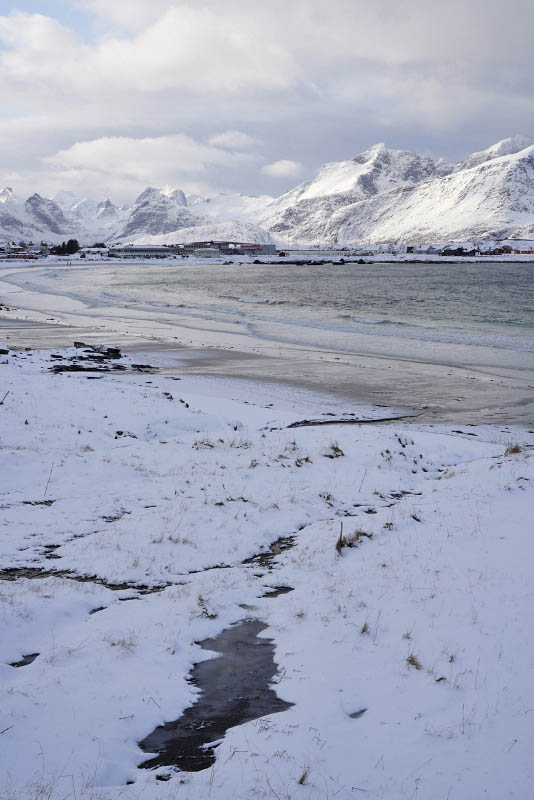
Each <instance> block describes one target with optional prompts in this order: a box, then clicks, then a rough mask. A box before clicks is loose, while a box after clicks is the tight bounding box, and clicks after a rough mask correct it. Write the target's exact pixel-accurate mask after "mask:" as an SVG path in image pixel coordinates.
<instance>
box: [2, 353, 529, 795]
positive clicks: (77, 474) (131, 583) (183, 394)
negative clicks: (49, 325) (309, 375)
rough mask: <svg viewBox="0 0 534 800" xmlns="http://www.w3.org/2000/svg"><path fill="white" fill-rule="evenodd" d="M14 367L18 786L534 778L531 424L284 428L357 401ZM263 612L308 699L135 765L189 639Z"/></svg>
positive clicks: (33, 361)
mask: <svg viewBox="0 0 534 800" xmlns="http://www.w3.org/2000/svg"><path fill="white" fill-rule="evenodd" d="M80 353H81V351H80V350H71V351H62V353H60V355H61V354H62V355H63V356H66V357H71V356H74V355H76V356H79V355H80ZM134 361H135V359H134ZM0 362H1V363H0V376H1V382H0V400H2V397H3V398H4V399H3V402H2V404H1V405H0V425H1V454H0V458H1V466H0V469H1V474H2V484H1V492H2V498H1V500H0V503H1V508H2V518H3V525H2V529H1V530H2V548H1V551H2V557H1V563H0V571H1V570H3V572H0V578H2V580H0V650H1V654H0V677H1V689H0V692H1V694H0V797H1V798H2V800H7V799H8V798H9V800H90V799H92V800H97V799H98V800H104V799H106V800H107V799H109V800H111V799H113V800H115V799H116V798H124V800H155V799H156V798H157V799H158V800H171V798H184V799H187V800H196V799H197V798H198V800H200V799H202V800H204V798H217V799H219V798H221V799H222V798H243V799H245V798H246V799H248V798H277V799H278V800H288V799H289V798H292V799H293V798H305V799H306V800H309V799H311V798H314V799H318V798H349V797H350V798H353V797H369V798H387V799H388V800H397V798H417V800H423V799H424V800H434V798H436V800H438V799H439V800H447V799H448V800H458V799H459V798H462V799H464V800H475V799H476V798H482V797H484V798H488V799H491V798H494V800H502V798H505V797H513V798H518V800H524V799H525V798H527V797H531V796H532V792H533V761H532V741H533V728H534V699H533V688H532V685H533V683H532V676H533V671H532V670H533V667H534V644H533V637H532V633H533V631H532V607H533V602H534V588H533V584H532V563H533V556H534V540H533V537H532V529H533V526H532V520H533V518H534V504H533V487H534V458H533V457H532V456H533V455H534V449H533V447H532V443H533V442H534V435H533V433H532V432H528V431H523V432H520V431H511V430H508V429H504V430H501V429H497V428H489V427H484V428H473V427H467V428H464V429H463V432H462V430H461V429H460V428H458V429H456V430H454V431H453V430H451V429H450V428H449V427H441V428H440V427H437V426H436V427H428V426H427V427H422V426H415V425H414V424H409V423H407V422H403V421H399V422H398V423H394V424H387V425H385V424H382V425H381V424H372V425H363V426H358V425H332V426H323V427H302V428H296V429H288V428H287V425H289V424H290V423H292V422H294V421H296V420H302V419H304V418H308V419H309V418H320V419H332V417H328V416H326V414H327V413H329V412H332V413H335V414H336V417H343V413H344V412H348V411H354V409H353V408H351V409H349V408H346V407H345V408H342V407H341V406H339V404H338V406H337V407H336V406H335V401H333V402H332V404H331V405H330V406H328V407H327V406H325V405H324V401H321V399H320V398H318V397H315V398H314V396H312V395H309V396H306V397H303V396H301V397H300V398H299V399H298V400H291V399H289V398H288V395H287V389H286V390H285V392H286V393H285V394H284V393H283V392H282V390H280V391H279V392H278V393H277V390H276V388H272V387H270V386H268V387H266V386H260V385H258V386H254V385H252V384H249V385H248V387H247V385H246V384H238V383H235V384H232V383H231V382H226V383H224V382H216V381H215V380H211V381H210V380H208V379H207V378H202V377H198V376H183V377H182V378H181V379H179V378H177V376H176V375H175V376H165V375H158V374H142V373H138V372H137V373H136V372H132V371H130V370H129V369H128V370H126V371H124V372H115V373H106V374H103V375H98V374H90V373H89V374H84V373H81V374H78V373H64V374H58V375H56V374H52V373H51V372H49V367H50V366H51V365H53V364H58V363H60V364H61V363H65V362H64V361H61V360H60V359H56V360H54V359H51V354H50V353H44V352H43V353H25V352H19V353H13V351H11V352H10V353H9V354H5V355H2V356H0ZM117 363H120V364H124V365H129V364H130V363H131V359H126V358H123V359H121V360H120V361H119V362H117ZM88 377H89V378H93V379H88ZM94 378H97V379H94ZM6 392H9V393H8V394H7V396H6ZM375 416H378V414H376V413H375ZM512 443H517V444H518V445H519V446H518V447H510V445H511V444H512ZM341 523H343V534H344V537H345V539H344V540H343V541H341V542H339V535H340V528H341ZM291 535H294V536H295V540H294V546H293V547H292V548H291V549H287V550H282V552H280V554H279V555H277V557H276V558H275V560H274V562H273V565H272V568H271V569H269V567H268V566H267V565H263V566H262V565H261V564H258V563H257V562H256V563H254V564H248V565H247V564H243V563H242V562H243V561H244V560H245V559H247V558H250V557H252V556H254V555H257V554H258V553H261V552H263V551H268V550H269V546H270V545H272V544H273V542H275V541H276V540H278V539H279V538H280V537H288V536H291ZM336 543H337V547H336ZM52 546H53V547H52ZM274 551H275V552H278V550H277V548H276V547H275V548H274ZM24 567H30V568H36V567H41V568H43V569H44V570H47V571H55V572H56V574H55V575H51V576H43V575H41V576H40V577H35V575H36V573H35V571H34V572H32V571H31V570H29V571H27V572H26V573H25V574H26V576H27V577H23V575H24V573H16V572H13V571H12V572H6V570H13V569H14V568H24ZM57 572H59V573H60V574H59V575H58V574H57ZM61 573H63V574H61ZM64 573H67V574H64ZM37 574H38V573H37ZM80 576H90V577H91V580H87V581H80V580H79V577H80ZM7 578H11V579H9V580H8V579H7ZM13 578H15V579H13ZM76 578H78V580H76ZM277 586H288V587H292V588H293V591H291V592H289V593H287V594H281V595H280V596H278V597H264V595H265V594H266V592H268V591H269V589H272V588H273V587H277ZM110 587H112V588H110ZM140 587H141V588H140ZM153 587H156V588H160V589H161V587H164V588H162V590H161V591H157V592H150V591H149V590H150V589H151V588H153ZM243 606H246V608H243ZM96 610H98V613H95V611H96ZM247 618H251V619H260V620H263V621H264V622H265V623H266V624H267V626H268V627H267V628H266V629H265V630H264V631H263V632H262V633H261V634H260V636H262V637H267V638H269V639H272V640H273V642H274V645H275V659H276V663H277V665H278V673H277V676H276V678H275V682H274V683H273V688H274V689H275V690H276V693H277V694H278V696H279V697H280V698H282V699H283V700H285V701H287V702H289V703H293V706H292V707H291V708H289V710H287V711H284V712H282V713H278V714H272V715H271V716H267V717H262V718H261V719H258V720H255V721H253V722H249V723H246V724H244V725H241V726H238V727H234V728H231V729H230V730H229V731H228V733H227V734H226V736H225V738H224V740H223V741H222V742H221V743H220V745H219V747H218V748H217V751H216V752H217V760H216V762H215V764H214V765H213V766H212V767H211V768H209V769H208V770H205V771H202V772H197V773H185V772H181V773H180V772H178V771H173V770H172V769H169V768H168V767H165V768H163V767H162V768H160V769H158V770H156V771H149V770H146V769H138V765H139V764H141V763H142V762H143V761H144V760H145V759H146V758H147V754H146V753H144V752H142V751H141V750H140V748H139V747H138V742H139V741H140V740H141V739H143V738H144V737H146V736H147V735H148V734H150V733H151V731H153V730H154V728H155V727H156V726H157V725H160V724H162V723H163V722H164V721H169V720H175V719H178V718H179V717H180V715H181V714H182V712H183V711H184V709H185V708H186V707H188V706H190V705H191V704H192V703H194V702H195V701H196V700H197V697H198V691H197V690H196V689H195V688H194V687H193V686H192V685H191V683H189V682H188V680H187V678H188V675H189V674H190V671H191V669H192V667H193V664H195V663H197V662H199V661H202V660H205V659H206V658H209V657H210V655H209V653H206V651H205V650H203V649H201V648H200V647H199V646H198V644H195V642H198V641H201V640H204V639H206V638H208V637H213V636H216V635H217V634H219V633H220V632H221V631H222V630H223V629H225V628H227V627H228V626H230V625H232V624H233V623H236V622H238V621H240V620H243V619H247ZM36 653H38V654H39V655H38V656H37V657H36V658H35V660H34V661H33V663H30V664H27V665H25V666H20V667H14V666H10V665H11V664H15V663H17V662H19V661H21V660H22V659H23V657H24V656H26V655H28V654H36ZM158 775H159V776H160V778H161V777H165V778H169V777H170V779H169V780H158V779H157V778H158ZM128 782H132V783H128Z"/></svg>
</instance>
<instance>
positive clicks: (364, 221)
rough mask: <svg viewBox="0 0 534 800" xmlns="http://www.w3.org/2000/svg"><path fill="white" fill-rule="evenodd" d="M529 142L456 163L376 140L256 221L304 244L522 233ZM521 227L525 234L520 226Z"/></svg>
mask: <svg viewBox="0 0 534 800" xmlns="http://www.w3.org/2000/svg"><path fill="white" fill-rule="evenodd" d="M531 145H532V143H531V142H529V141H528V140H526V139H524V138H523V137H513V138H511V139H505V140H503V141H502V142H498V143H497V144H496V145H493V147H490V148H488V150H484V151H482V152H480V153H474V154H473V155H471V156H469V157H468V158H467V159H465V161H463V162H460V163H459V164H457V165H448V164H444V163H443V162H440V161H438V162H434V161H433V160H432V159H429V158H421V157H420V156H416V155H414V154H412V153H407V152H404V151H398V150H389V149H387V148H386V147H384V145H376V146H375V147H372V148H371V149H370V150H368V151H366V152H365V153H362V154H361V155H359V156H357V157H356V158H355V159H353V160H352V161H342V162H339V163H335V164H328V165H326V167H323V168H322V169H321V170H320V171H319V173H318V175H317V177H316V178H315V179H314V180H313V181H310V182H308V183H304V184H302V185H301V186H298V187H297V188H296V189H293V190H292V191H291V192H288V193H287V194H286V195H283V196H282V197H280V198H279V199H278V200H275V201H274V202H273V203H271V204H270V205H268V206H267V208H266V211H265V214H264V215H263V216H260V218H259V219H258V221H259V222H260V224H261V225H263V226H264V227H266V228H267V229H268V230H269V231H270V232H271V233H272V234H273V235H274V236H275V237H278V238H283V239H286V240H288V241H289V242H295V243H299V244H303V243H306V244H314V243H316V242H321V243H323V244H335V245H345V244H354V243H357V242H369V243H380V242H390V241H401V242H409V241H414V242H418V241H443V240H447V239H454V240H462V239H472V238H484V237H488V238H490V237H498V236H514V235H519V230H521V231H524V230H525V226H527V228H528V225H529V223H530V224H534V173H533V171H532V159H533V151H534V148H533V147H532V146H531ZM522 235H524V234H522Z"/></svg>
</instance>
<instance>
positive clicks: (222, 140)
mask: <svg viewBox="0 0 534 800" xmlns="http://www.w3.org/2000/svg"><path fill="white" fill-rule="evenodd" d="M208 143H209V144H211V145H214V146H215V147H228V148H229V149H246V148H248V147H258V146H259V145H261V144H262V142H261V140H260V139H255V138H254V137H253V136H249V135H248V134H247V133H243V132H242V131H223V132H222V133H216V134H215V135H214V136H211V137H210V138H209V139H208Z"/></svg>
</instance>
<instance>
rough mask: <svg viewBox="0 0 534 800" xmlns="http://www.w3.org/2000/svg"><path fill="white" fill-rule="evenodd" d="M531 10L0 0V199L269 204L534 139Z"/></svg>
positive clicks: (261, 1)
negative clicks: (232, 196)
mask: <svg viewBox="0 0 534 800" xmlns="http://www.w3.org/2000/svg"><path fill="white" fill-rule="evenodd" d="M533 26H534V4H533V3H532V0H507V2H503V0H402V1H401V0H372V2H371V0H183V1H182V2H180V1H179V0H174V1H172V0H33V1H32V0H18V2H17V0H15V4H14V5H11V4H10V2H9V1H8V2H6V0H0V98H1V102H0V188H1V187H2V186H5V185H8V186H12V187H13V188H14V189H15V191H16V192H17V194H20V195H22V196H24V195H25V194H29V193H30V192H33V191H39V192H40V193H42V194H44V195H48V196H51V195H53V194H54V193H55V192H56V191H57V190H58V189H60V188H66V189H70V190H72V191H74V192H75V193H78V194H80V193H81V194H84V195H92V196H96V197H101V196H111V197H113V198H114V199H117V200H119V201H122V202H125V201H129V200H131V199H132V198H133V197H134V196H135V195H136V194H137V193H138V192H139V191H141V190H142V189H143V188H144V187H145V186H147V185H149V184H151V185H156V186H163V185H166V184H171V185H173V186H178V187H181V188H183V189H184V190H185V191H187V192H198V193H202V194H205V193H210V192H215V191H236V190H237V191H244V192H250V193H269V194H275V195H278V194H281V193H282V192H283V191H285V190H287V189H288V188H290V187H292V186H294V185H295V184H296V183H298V182H300V181H301V180H304V179H306V178H308V177H310V176H311V175H313V174H314V173H315V171H316V170H317V168H318V167H319V166H320V165H321V164H323V163H324V162H326V161H336V160H340V159H344V158H350V157H352V156H354V155H356V154H357V153H358V152H360V151H362V150H365V149H367V148H368V147H369V146H370V145H372V144H374V143H375V142H378V141H384V142H386V144H387V145H388V146H389V147H395V148H403V149H411V150H415V151H417V152H420V153H425V154H428V155H434V156H437V157H444V158H446V159H457V158H460V157H463V156H464V155H466V154H467V153H468V152H471V151H473V150H480V149H484V148H485V147H487V146H488V145H490V144H492V143H493V142H495V141H497V140H498V139H502V138H504V137H506V136H509V135H511V134H514V133H523V134H525V135H527V136H532V137H533V138H534V113H533V112H534V55H533V53H534V48H533V47H532V30H533Z"/></svg>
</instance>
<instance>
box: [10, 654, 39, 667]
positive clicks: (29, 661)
mask: <svg viewBox="0 0 534 800" xmlns="http://www.w3.org/2000/svg"><path fill="white" fill-rule="evenodd" d="M38 655H39V653H28V655H27V656H22V658H21V660H20V661H14V662H13V663H12V664H10V665H9V666H10V667H27V666H28V664H33V662H34V661H35V659H36V658H37V656H38Z"/></svg>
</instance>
